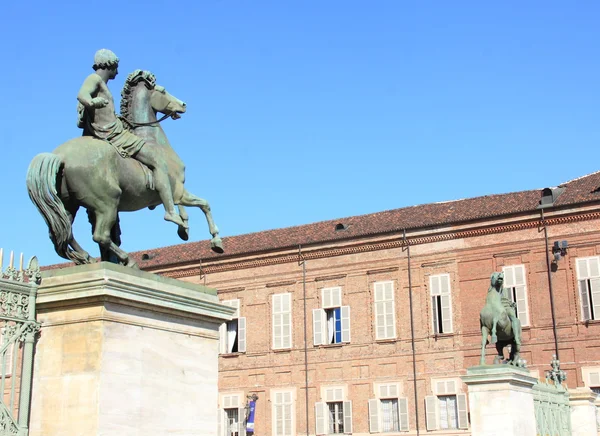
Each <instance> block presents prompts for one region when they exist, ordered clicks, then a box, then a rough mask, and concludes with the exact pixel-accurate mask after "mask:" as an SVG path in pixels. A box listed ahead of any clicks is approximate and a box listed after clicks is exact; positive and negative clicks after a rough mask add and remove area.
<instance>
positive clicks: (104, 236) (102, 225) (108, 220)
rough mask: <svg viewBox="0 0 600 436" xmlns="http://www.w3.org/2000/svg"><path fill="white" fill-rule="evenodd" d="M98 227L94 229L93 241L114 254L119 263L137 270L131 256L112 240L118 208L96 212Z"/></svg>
mask: <svg viewBox="0 0 600 436" xmlns="http://www.w3.org/2000/svg"><path fill="white" fill-rule="evenodd" d="M95 215H96V220H95V221H96V225H95V227H94V235H93V239H94V241H95V242H97V243H98V244H99V245H100V247H101V248H103V249H104V250H107V251H110V252H112V253H113V254H114V255H115V256H117V259H119V261H120V262H121V263H122V264H123V265H125V266H128V267H132V268H137V264H136V263H135V262H133V261H132V260H131V259H130V257H129V255H128V254H127V253H126V252H125V251H123V250H121V249H120V248H119V246H118V245H117V244H115V243H114V242H113V240H112V237H111V236H112V232H113V228H114V226H115V224H116V222H117V207H116V205H115V206H113V207H109V208H107V209H105V210H102V211H99V210H96V213H95Z"/></svg>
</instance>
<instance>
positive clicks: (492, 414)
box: [462, 365, 537, 436]
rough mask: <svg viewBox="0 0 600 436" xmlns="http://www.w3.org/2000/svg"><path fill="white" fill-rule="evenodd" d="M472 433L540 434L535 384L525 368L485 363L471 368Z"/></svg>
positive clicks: (484, 435)
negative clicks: (535, 402)
mask: <svg viewBox="0 0 600 436" xmlns="http://www.w3.org/2000/svg"><path fill="white" fill-rule="evenodd" d="M462 380H463V381H464V382H465V384H466V385H467V386H468V388H469V411H470V413H471V431H472V433H471V434H472V436H536V429H535V411H534V407H533V393H532V387H533V385H535V384H536V382H537V379H536V378H535V377H531V376H530V374H529V371H528V370H527V369H525V368H515V367H513V366H509V365H482V366H475V367H472V368H469V369H467V375H466V376H463V377H462Z"/></svg>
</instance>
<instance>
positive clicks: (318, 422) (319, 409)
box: [315, 403, 329, 435]
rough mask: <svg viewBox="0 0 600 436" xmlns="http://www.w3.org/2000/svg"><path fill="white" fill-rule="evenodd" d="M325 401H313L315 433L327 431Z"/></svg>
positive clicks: (325, 432)
mask: <svg viewBox="0 0 600 436" xmlns="http://www.w3.org/2000/svg"><path fill="white" fill-rule="evenodd" d="M328 412H329V411H328V410H327V403H315V427H316V428H315V430H316V434H318V435H320V434H327V433H329V422H328V415H329V413H328Z"/></svg>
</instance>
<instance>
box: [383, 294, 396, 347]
mask: <svg viewBox="0 0 600 436" xmlns="http://www.w3.org/2000/svg"><path fill="white" fill-rule="evenodd" d="M385 325H386V338H388V339H391V338H395V337H396V316H395V313H394V300H391V301H386V302H385Z"/></svg>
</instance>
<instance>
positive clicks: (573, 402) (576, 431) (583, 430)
mask: <svg viewBox="0 0 600 436" xmlns="http://www.w3.org/2000/svg"><path fill="white" fill-rule="evenodd" d="M596 397H597V396H596V394H595V393H594V392H592V390H591V389H590V388H577V389H570V390H569V403H570V406H571V436H588V435H595V434H597V433H598V430H597V425H598V424H597V422H596V405H595V404H594V402H595V401H596Z"/></svg>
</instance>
